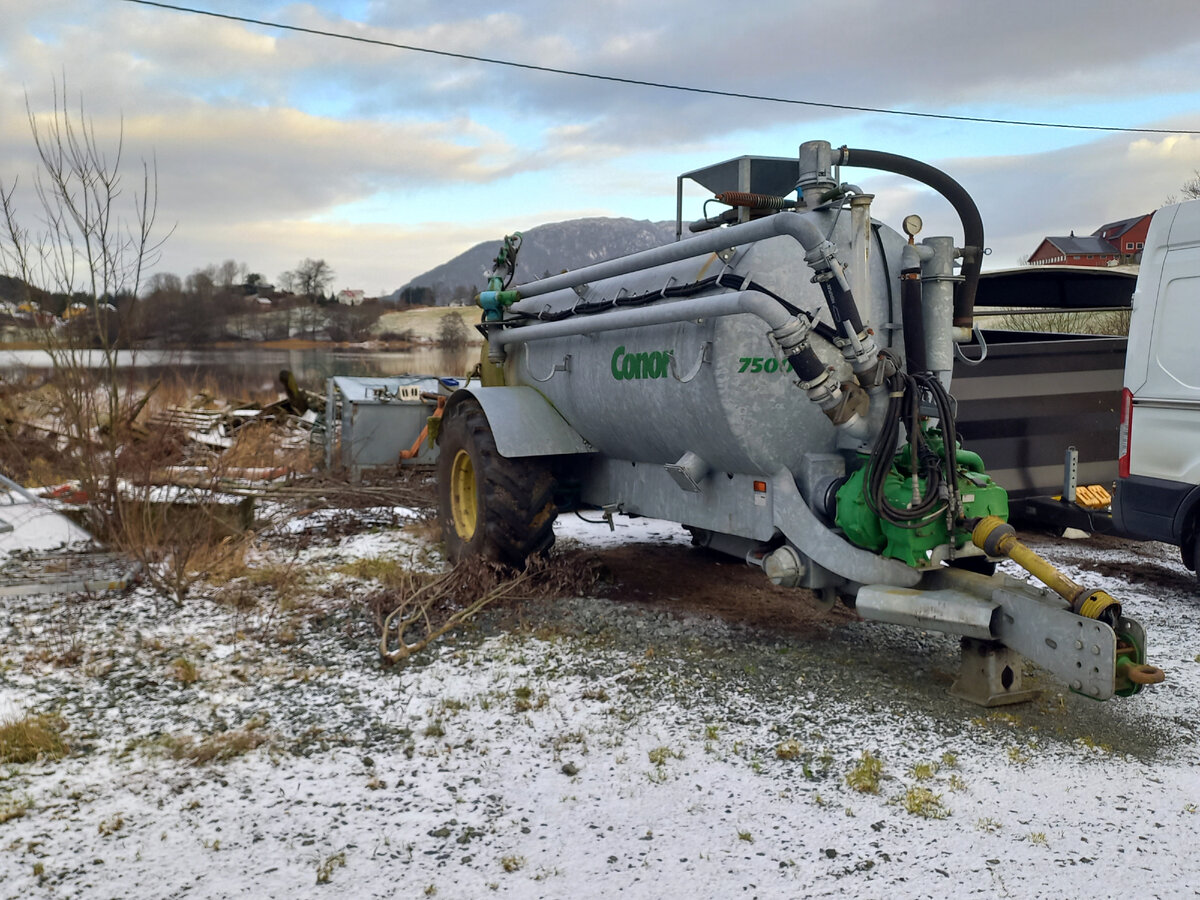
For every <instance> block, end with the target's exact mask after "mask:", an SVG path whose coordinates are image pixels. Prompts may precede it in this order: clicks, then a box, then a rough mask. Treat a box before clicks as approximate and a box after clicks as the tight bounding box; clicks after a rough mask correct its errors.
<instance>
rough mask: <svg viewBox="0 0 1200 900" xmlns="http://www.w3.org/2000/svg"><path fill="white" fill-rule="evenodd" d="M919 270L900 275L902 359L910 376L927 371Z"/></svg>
mask: <svg viewBox="0 0 1200 900" xmlns="http://www.w3.org/2000/svg"><path fill="white" fill-rule="evenodd" d="M921 297H922V291H921V270H920V269H904V270H903V271H901V273H900V311H901V312H902V313H903V315H904V359H905V367H906V368H907V369H908V371H909V373H910V374H913V375H918V374H922V373H924V372H928V371H929V363H928V362H927V358H926V355H925V309H924V306H923V305H922V302H921Z"/></svg>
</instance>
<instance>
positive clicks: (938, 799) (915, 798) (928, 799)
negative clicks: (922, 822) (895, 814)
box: [900, 787, 950, 819]
mask: <svg viewBox="0 0 1200 900" xmlns="http://www.w3.org/2000/svg"><path fill="white" fill-rule="evenodd" d="M900 804H901V805H902V806H903V807H904V811H905V812H907V813H910V814H911V815H914V816H920V817H921V818H923V819H944V818H946V817H947V816H949V815H950V810H948V809H947V808H946V805H945V804H944V803H942V795H941V794H935V793H934V792H933V791H931V790H929V788H924V787H910V788H909V789H908V790H907V791H905V792H904V795H903V796H902V797H901V798H900Z"/></svg>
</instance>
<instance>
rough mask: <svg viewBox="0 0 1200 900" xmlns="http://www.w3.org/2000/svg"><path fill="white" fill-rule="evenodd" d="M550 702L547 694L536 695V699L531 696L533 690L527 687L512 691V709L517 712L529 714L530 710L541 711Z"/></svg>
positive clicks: (523, 686)
mask: <svg viewBox="0 0 1200 900" xmlns="http://www.w3.org/2000/svg"><path fill="white" fill-rule="evenodd" d="M549 702H550V697H549V696H548V695H547V694H538V695H537V696H536V697H535V696H534V694H533V688H531V687H529V685H522V686H521V687H519V688H516V689H514V690H513V708H514V709H515V710H516V711H517V712H529V710H531V709H541V708H542V707H543V706H545V705H546V704H547V703H549Z"/></svg>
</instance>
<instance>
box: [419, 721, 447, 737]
mask: <svg viewBox="0 0 1200 900" xmlns="http://www.w3.org/2000/svg"><path fill="white" fill-rule="evenodd" d="M423 733H424V735H425V737H433V738H440V737H445V736H446V727H445V726H444V725H443V724H442V720H441V719H434V720H433V721H432V722H430V723H429V724H428V725H426V726H425V731H424V732H423Z"/></svg>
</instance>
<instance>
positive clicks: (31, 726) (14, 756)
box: [0, 714, 69, 763]
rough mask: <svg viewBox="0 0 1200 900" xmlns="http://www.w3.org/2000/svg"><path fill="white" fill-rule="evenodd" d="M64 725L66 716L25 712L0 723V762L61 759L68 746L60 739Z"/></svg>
mask: <svg viewBox="0 0 1200 900" xmlns="http://www.w3.org/2000/svg"><path fill="white" fill-rule="evenodd" d="M66 728H67V723H66V720H65V719H63V718H62V717H61V716H54V715H34V714H29V715H26V716H24V717H22V718H20V719H13V720H11V721H7V722H3V723H0V762H3V763H28V762H38V761H40V760H46V759H61V758H62V757H64V756H65V755H66V754H67V750H68V749H69V747H68V746H67V742H66V741H65V740H64V739H63V732H64V731H65V730H66Z"/></svg>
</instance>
